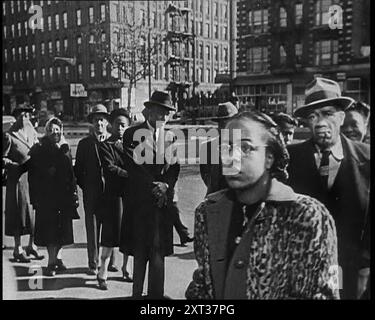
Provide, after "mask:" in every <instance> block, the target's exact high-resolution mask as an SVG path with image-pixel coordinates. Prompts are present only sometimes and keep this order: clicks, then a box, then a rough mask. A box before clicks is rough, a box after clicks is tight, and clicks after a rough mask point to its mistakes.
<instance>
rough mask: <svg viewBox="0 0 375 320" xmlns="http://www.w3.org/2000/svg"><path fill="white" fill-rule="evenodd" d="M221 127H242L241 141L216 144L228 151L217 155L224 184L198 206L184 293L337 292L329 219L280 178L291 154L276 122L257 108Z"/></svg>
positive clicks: (295, 295) (275, 295)
mask: <svg viewBox="0 0 375 320" xmlns="http://www.w3.org/2000/svg"><path fill="white" fill-rule="evenodd" d="M226 128H227V129H228V130H229V132H233V130H234V129H240V130H241V139H240V140H234V141H233V139H234V138H233V137H232V138H229V144H226V145H225V144H224V145H222V148H221V150H228V151H229V152H228V154H227V155H225V154H223V153H222V155H221V157H222V160H223V161H222V162H223V173H224V174H225V175H226V179H227V182H228V185H229V189H226V190H222V191H219V192H217V193H214V194H212V195H209V196H208V197H207V198H206V199H205V200H204V202H203V203H202V204H200V205H199V207H198V208H197V210H196V216H195V242H194V250H195V256H196V259H197V262H198V269H197V270H196V271H195V272H194V274H193V281H192V282H191V283H190V285H189V287H188V289H187V291H186V297H187V298H188V299H337V298H339V296H338V284H339V282H338V278H339V267H338V266H337V238H336V228H335V224H334V221H333V219H332V217H331V215H330V214H329V212H328V211H327V209H326V208H325V207H324V205H323V204H321V203H320V202H319V201H317V200H316V199H313V198H311V197H308V196H305V195H301V194H296V193H294V191H293V190H292V189H291V188H290V187H288V186H286V185H285V184H283V183H282V182H280V181H279V180H282V179H283V178H286V170H285V169H286V166H287V162H288V161H287V160H288V154H287V152H286V151H285V150H286V149H285V146H284V144H283V141H282V140H281V137H280V135H279V133H278V130H277V126H276V124H275V123H274V122H273V121H272V120H271V119H270V118H269V117H267V116H266V115H264V114H261V113H242V114H240V115H237V116H235V117H234V118H232V119H231V120H230V121H229V122H228V124H227V126H226ZM230 137H231V135H230ZM222 152H223V151H222ZM230 152H231V153H232V156H231V157H229V156H228V155H229V153H230Z"/></svg>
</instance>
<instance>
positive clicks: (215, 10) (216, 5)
mask: <svg viewBox="0 0 375 320" xmlns="http://www.w3.org/2000/svg"><path fill="white" fill-rule="evenodd" d="M218 16H219V6H218V4H217V2H214V17H218Z"/></svg>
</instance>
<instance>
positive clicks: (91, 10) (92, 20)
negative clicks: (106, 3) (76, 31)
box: [89, 7, 94, 23]
mask: <svg viewBox="0 0 375 320" xmlns="http://www.w3.org/2000/svg"><path fill="white" fill-rule="evenodd" d="M89 22H90V23H94V7H90V8H89Z"/></svg>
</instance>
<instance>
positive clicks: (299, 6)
mask: <svg viewBox="0 0 375 320" xmlns="http://www.w3.org/2000/svg"><path fill="white" fill-rule="evenodd" d="M295 15H296V16H295V17H296V24H301V23H302V17H303V5H302V3H296V5H295Z"/></svg>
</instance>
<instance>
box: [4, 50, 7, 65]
mask: <svg viewBox="0 0 375 320" xmlns="http://www.w3.org/2000/svg"><path fill="white" fill-rule="evenodd" d="M4 62H8V50H7V49H4Z"/></svg>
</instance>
